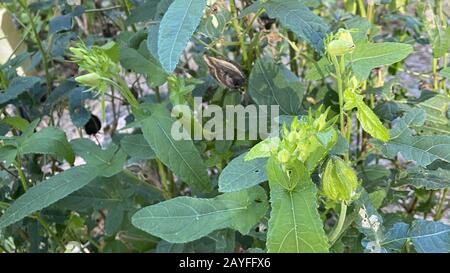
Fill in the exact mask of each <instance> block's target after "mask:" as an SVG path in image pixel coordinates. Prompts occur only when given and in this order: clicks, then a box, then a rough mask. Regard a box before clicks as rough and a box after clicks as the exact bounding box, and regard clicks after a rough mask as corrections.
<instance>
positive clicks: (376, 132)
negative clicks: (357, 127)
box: [344, 90, 389, 142]
mask: <svg viewBox="0 0 450 273" xmlns="http://www.w3.org/2000/svg"><path fill="white" fill-rule="evenodd" d="M344 98H345V106H344V108H345V110H351V109H353V108H355V107H356V108H357V113H356V117H357V118H358V120H359V122H360V123H361V126H362V127H363V129H364V131H366V132H367V133H369V134H370V135H371V136H373V137H374V138H377V139H379V140H381V141H383V142H386V141H388V140H389V131H388V130H387V129H386V128H385V127H384V126H383V123H381V121H380V119H379V118H378V117H377V115H375V113H374V112H373V111H372V109H370V107H369V106H367V105H366V104H365V103H364V101H363V96H361V95H358V94H355V93H353V92H352V91H349V90H346V91H345V93H344Z"/></svg>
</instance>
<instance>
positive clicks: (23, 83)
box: [0, 77, 41, 104]
mask: <svg viewBox="0 0 450 273" xmlns="http://www.w3.org/2000/svg"><path fill="white" fill-rule="evenodd" d="M40 81H41V79H40V78H38V77H16V78H14V79H13V80H12V81H11V83H10V84H9V86H8V89H6V90H5V91H4V92H0V104H3V103H6V102H8V101H10V100H12V99H15V98H17V96H19V95H20V94H22V93H23V92H25V91H27V90H28V89H30V88H31V87H33V86H34V85H35V84H36V83H38V82H40Z"/></svg>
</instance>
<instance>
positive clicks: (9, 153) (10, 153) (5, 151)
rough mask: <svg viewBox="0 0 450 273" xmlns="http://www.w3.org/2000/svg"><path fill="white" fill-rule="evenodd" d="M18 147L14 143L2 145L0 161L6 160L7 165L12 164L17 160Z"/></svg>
mask: <svg viewBox="0 0 450 273" xmlns="http://www.w3.org/2000/svg"><path fill="white" fill-rule="evenodd" d="M16 155H17V148H16V147H14V146H12V145H5V146H2V147H0V162H5V166H9V165H11V164H12V163H13V162H14V160H16Z"/></svg>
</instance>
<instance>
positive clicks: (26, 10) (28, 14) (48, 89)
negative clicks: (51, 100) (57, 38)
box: [19, 0, 52, 95]
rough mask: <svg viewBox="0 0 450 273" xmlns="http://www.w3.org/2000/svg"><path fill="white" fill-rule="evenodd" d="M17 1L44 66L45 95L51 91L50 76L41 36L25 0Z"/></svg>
mask: <svg viewBox="0 0 450 273" xmlns="http://www.w3.org/2000/svg"><path fill="white" fill-rule="evenodd" d="M19 3H20V5H21V6H22V8H23V9H24V11H25V14H26V15H27V17H28V19H29V21H30V26H31V31H32V32H33V35H34V38H35V40H36V45H37V47H38V49H39V51H40V52H41V55H42V63H43V66H44V73H45V79H46V81H47V95H50V93H51V92H52V78H51V76H50V73H49V72H48V55H47V52H45V50H44V46H43V45H42V42H41V38H40V37H39V33H38V32H37V29H36V24H35V23H34V18H33V16H32V15H31V12H30V9H29V8H28V7H27V3H26V1H23V0H20V1H19Z"/></svg>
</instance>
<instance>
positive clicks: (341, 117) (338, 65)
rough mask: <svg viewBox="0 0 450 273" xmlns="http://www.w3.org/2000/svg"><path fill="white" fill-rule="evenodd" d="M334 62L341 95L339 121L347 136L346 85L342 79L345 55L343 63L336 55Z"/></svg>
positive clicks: (342, 131) (343, 132) (343, 133)
mask: <svg viewBox="0 0 450 273" xmlns="http://www.w3.org/2000/svg"><path fill="white" fill-rule="evenodd" d="M332 59H333V64H334V67H335V69H336V80H337V87H338V95H339V122H340V128H341V133H342V135H343V136H345V123H344V86H343V81H342V71H341V68H342V67H341V63H342V61H343V59H344V58H343V57H341V63H339V62H338V59H337V57H336V56H333V58H332Z"/></svg>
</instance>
